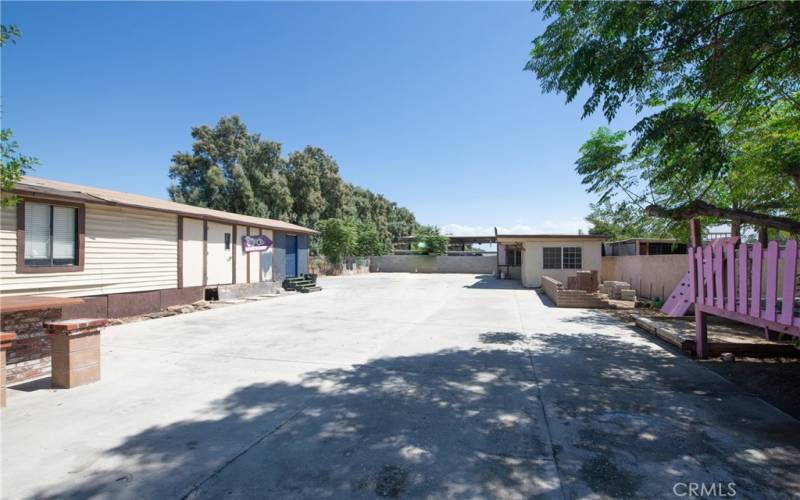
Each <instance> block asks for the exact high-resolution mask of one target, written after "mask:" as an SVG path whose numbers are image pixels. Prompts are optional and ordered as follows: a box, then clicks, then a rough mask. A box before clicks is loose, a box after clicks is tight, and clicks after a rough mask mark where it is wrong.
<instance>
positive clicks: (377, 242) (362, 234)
mask: <svg viewBox="0 0 800 500" xmlns="http://www.w3.org/2000/svg"><path fill="white" fill-rule="evenodd" d="M356 229H357V233H358V236H357V238H356V246H355V250H354V252H353V255H355V256H358V257H369V256H370V255H386V254H387V253H389V248H390V246H389V245H387V243H386V241H385V240H384V239H383V238H381V235H380V234H379V233H378V230H377V228H375V226H374V225H373V224H371V223H369V222H357V223H356Z"/></svg>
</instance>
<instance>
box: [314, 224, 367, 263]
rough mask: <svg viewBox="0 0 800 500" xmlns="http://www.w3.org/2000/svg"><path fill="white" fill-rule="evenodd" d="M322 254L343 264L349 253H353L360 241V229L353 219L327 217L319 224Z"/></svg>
mask: <svg viewBox="0 0 800 500" xmlns="http://www.w3.org/2000/svg"><path fill="white" fill-rule="evenodd" d="M319 230H320V238H321V240H322V243H321V245H320V250H321V252H322V255H324V256H325V257H327V258H328V260H329V261H330V262H331V263H332V264H341V262H342V260H344V258H345V257H346V256H348V255H353V252H354V251H355V249H356V245H357V243H358V229H357V228H356V224H355V223H354V222H353V221H349V220H344V219H327V220H324V221H322V222H320V224H319Z"/></svg>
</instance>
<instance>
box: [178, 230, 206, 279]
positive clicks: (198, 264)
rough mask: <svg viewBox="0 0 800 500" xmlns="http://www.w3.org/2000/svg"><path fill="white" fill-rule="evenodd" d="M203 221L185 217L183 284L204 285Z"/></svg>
mask: <svg viewBox="0 0 800 500" xmlns="http://www.w3.org/2000/svg"><path fill="white" fill-rule="evenodd" d="M204 259H205V256H204V253H203V221H202V220H200V219H190V218H188V217H184V218H183V286H184V287H189V286H203V260H204Z"/></svg>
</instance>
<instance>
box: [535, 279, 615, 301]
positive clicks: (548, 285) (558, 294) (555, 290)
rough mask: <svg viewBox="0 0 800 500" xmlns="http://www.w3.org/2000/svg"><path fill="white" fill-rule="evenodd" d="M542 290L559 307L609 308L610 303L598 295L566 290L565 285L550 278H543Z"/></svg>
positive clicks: (583, 291)
mask: <svg viewBox="0 0 800 500" xmlns="http://www.w3.org/2000/svg"><path fill="white" fill-rule="evenodd" d="M542 289H544V293H545V294H547V296H548V297H549V298H550V300H551V301H553V303H554V304H555V305H556V306H558V307H584V308H605V307H609V303H608V301H606V300H604V299H603V298H601V297H600V296H598V295H597V294H596V293H589V292H586V291H585V290H565V289H564V285H563V284H562V283H561V282H560V281H558V280H556V279H554V278H551V277H550V276H542Z"/></svg>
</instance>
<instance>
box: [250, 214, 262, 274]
mask: <svg viewBox="0 0 800 500" xmlns="http://www.w3.org/2000/svg"><path fill="white" fill-rule="evenodd" d="M247 234H249V235H256V234H261V231H260V230H259V229H258V228H257V227H251V228H250V232H249V233H247ZM260 257H261V252H248V253H247V258H248V259H249V260H250V283H258V282H259V281H260V276H259V274H260V273H259V267H258V266H259V258H260Z"/></svg>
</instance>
